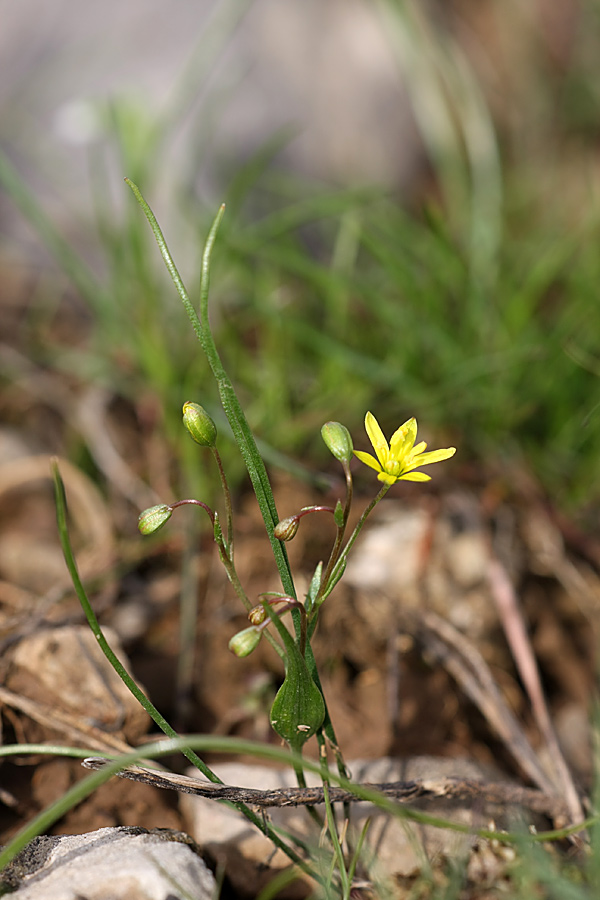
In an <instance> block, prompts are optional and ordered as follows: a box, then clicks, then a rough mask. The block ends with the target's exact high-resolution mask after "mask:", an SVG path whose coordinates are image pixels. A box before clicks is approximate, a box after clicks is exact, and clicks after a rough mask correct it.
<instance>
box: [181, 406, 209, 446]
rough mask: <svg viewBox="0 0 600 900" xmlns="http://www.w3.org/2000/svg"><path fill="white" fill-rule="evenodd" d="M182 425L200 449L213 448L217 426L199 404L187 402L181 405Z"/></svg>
mask: <svg viewBox="0 0 600 900" xmlns="http://www.w3.org/2000/svg"><path fill="white" fill-rule="evenodd" d="M183 424H184V425H185V427H186V428H187V430H188V431H189V433H190V434H191V436H192V437H193V439H194V440H195V441H196V443H197V444H200V446H201V447H214V446H215V444H216V441H217V426H216V425H215V423H214V422H213V420H212V419H211V417H210V416H209V415H208V413H207V412H206V410H205V409H204V407H202V406H200V404H199V403H192V402H191V401H189V400H188V401H187V403H184V404H183Z"/></svg>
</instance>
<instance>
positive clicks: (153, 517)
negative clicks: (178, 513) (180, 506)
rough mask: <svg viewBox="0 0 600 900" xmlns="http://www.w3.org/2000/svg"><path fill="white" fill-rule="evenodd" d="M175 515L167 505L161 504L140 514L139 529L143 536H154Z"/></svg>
mask: <svg viewBox="0 0 600 900" xmlns="http://www.w3.org/2000/svg"><path fill="white" fill-rule="evenodd" d="M172 514H173V510H172V509H171V507H170V506H167V505H166V503H160V504H159V505H158V506H151V507H150V508H149V509H145V510H144V511H143V512H142V513H140V517H139V519H138V528H139V530H140V531H141V532H142V534H153V533H154V532H155V531H158V529H159V528H161V527H162V526H163V525H164V524H165V522H168V521H169V519H170V518H171V516H172Z"/></svg>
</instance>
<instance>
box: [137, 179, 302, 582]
mask: <svg viewBox="0 0 600 900" xmlns="http://www.w3.org/2000/svg"><path fill="white" fill-rule="evenodd" d="M125 181H126V183H127V184H128V185H129V187H130V188H131V190H132V191H133V193H134V195H135V198H136V200H137V201H138V203H139V204H140V206H141V207H142V210H143V211H144V214H145V215H146V218H147V219H148V222H149V223H150V227H151V229H152V232H153V234H154V237H155V239H156V243H157V245H158V248H159V250H160V252H161V255H162V257H163V260H164V262H165V265H166V267H167V270H168V272H169V274H170V275H171V278H172V280H173V284H174V285H175V288H176V289H177V292H178V294H179V296H180V298H181V302H182V303H183V305H184V307H185V310H186V312H187V314H188V318H189V319H190V322H191V323H192V327H193V329H194V331H195V333H196V337H197V338H198V340H199V342H200V344H201V346H202V349H203V350H204V353H205V354H206V357H207V359H208V362H209V365H210V367H211V370H212V373H213V375H214V377H215V380H216V382H217V386H218V389H219V396H220V398H221V404H222V406H223V410H224V411H225V415H226V416H227V419H228V421H229V424H230V426H231V430H232V432H233V436H234V438H235V440H236V442H237V445H238V447H239V448H240V453H241V454H242V457H243V459H244V462H245V464H246V468H247V470H248V474H249V476H250V480H251V482H252V487H253V488H254V492H255V494H256V499H257V501H258V505H259V507H260V511H261V514H262V517H263V521H264V523H265V528H266V530H267V535H268V537H269V541H270V542H271V547H272V550H273V555H274V557H275V562H276V564H277V569H278V571H279V577H280V578H281V583H282V586H283V590H284V593H286V594H289V595H290V596H292V597H296V590H295V588H294V581H293V578H292V573H291V569H290V565H289V561H288V558H287V553H286V551H285V548H284V547H283V546H282V544H281V542H280V541H278V540H277V538H276V537H275V535H274V528H275V525H276V524H277V522H278V521H279V517H278V515H277V508H276V506H275V499H274V497H273V491H272V489H271V485H270V482H269V478H268V475H267V470H266V468H265V464H264V462H263V459H262V457H261V455H260V453H259V452H258V448H257V446H256V441H255V440H254V435H253V434H252V431H251V430H250V426H249V425H248V421H247V419H246V416H245V414H244V411H243V409H242V407H241V405H240V402H239V400H238V398H237V396H236V393H235V391H234V388H233V385H232V383H231V381H230V379H229V376H228V375H227V373H226V371H225V369H224V367H223V364H222V362H221V358H220V356H219V353H218V350H217V347H216V345H215V342H214V338H213V335H212V332H211V330H210V323H209V319H208V292H209V284H210V260H211V255H212V250H213V246H214V243H215V239H216V236H217V232H218V230H219V225H220V224H221V220H222V218H223V215H224V213H225V207H224V206H221V208H220V209H219V212H218V213H217V215H216V217H215V220H214V222H213V224H212V227H211V229H210V232H209V235H208V238H207V240H206V244H205V247H204V253H203V256H202V278H201V283H200V316H198V313H197V312H196V310H195V309H194V306H193V304H192V302H191V300H190V298H189V295H188V293H187V290H186V288H185V285H184V284H183V281H182V279H181V276H180V275H179V272H178V271H177V267H176V265H175V263H174V261H173V258H172V256H171V253H170V251H169V248H168V247H167V243H166V241H165V238H164V236H163V233H162V231H161V229H160V226H159V224H158V222H157V221H156V217H155V215H154V213H153V212H152V210H151V209H150V206H149V205H148V203H146V201H145V200H144V197H143V196H142V193H141V191H140V189H139V188H138V187H137V185H135V184H134V183H133V182H132V181H131V180H130V179H129V178H126V179H125Z"/></svg>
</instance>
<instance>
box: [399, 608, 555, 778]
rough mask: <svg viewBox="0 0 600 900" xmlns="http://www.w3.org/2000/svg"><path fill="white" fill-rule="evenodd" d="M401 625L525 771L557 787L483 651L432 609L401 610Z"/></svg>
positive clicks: (530, 776) (528, 774) (529, 775)
mask: <svg viewBox="0 0 600 900" xmlns="http://www.w3.org/2000/svg"><path fill="white" fill-rule="evenodd" d="M399 622H400V625H401V627H402V628H405V629H406V631H407V632H408V633H409V634H411V635H413V637H415V638H416V639H417V640H418V641H420V642H421V643H422V644H423V645H424V646H425V647H426V649H427V650H428V651H429V652H430V653H431V654H432V655H433V656H434V657H435V658H436V659H437V660H438V661H439V662H440V663H441V664H442V665H443V666H444V667H445V668H446V669H447V671H448V672H449V673H450V674H451V675H452V677H453V678H454V679H455V681H456V682H457V683H458V684H459V685H460V686H461V688H462V689H463V691H464V692H465V694H467V696H468V697H470V698H471V700H472V701H473V703H475V705H476V706H477V708H478V709H479V710H480V712H481V713H482V714H483V715H484V716H485V718H486V719H487V721H488V722H489V724H490V725H491V726H492V728H493V729H494V731H495V732H496V734H497V735H498V736H499V737H500V738H501V740H502V741H503V743H504V744H505V746H506V747H507V749H508V750H509V751H510V753H511V754H512V755H513V757H514V758H515V760H516V761H517V763H518V764H519V766H520V767H521V769H522V770H523V772H524V773H525V774H526V775H527V776H528V777H529V778H530V779H531V780H532V781H533V783H534V784H536V785H537V786H538V787H539V788H540V790H541V791H542V792H543V793H544V794H547V795H552V794H553V793H555V792H556V791H555V788H554V785H553V784H552V782H551V781H550V779H549V778H548V776H547V775H546V773H545V771H544V770H543V768H542V766H541V765H540V762H539V760H538V758H537V756H536V754H535V752H534V750H533V749H532V747H531V745H530V744H529V741H528V740H527V738H526V736H525V734H524V732H523V729H522V728H521V726H520V724H519V722H518V720H517V719H516V717H515V716H514V714H513V713H512V711H511V710H510V709H509V707H508V705H507V703H506V701H505V700H504V698H503V697H502V694H501V693H500V691H499V689H498V686H497V685H496V682H495V681H494V678H493V676H492V673H491V672H490V669H489V666H488V665H487V663H486V662H485V660H484V658H483V656H482V655H481V653H480V652H479V651H478V650H477V648H476V647H474V645H473V644H472V643H471V641H469V640H468V639H467V638H466V637H465V636H464V635H463V634H461V633H460V632H459V631H457V629H456V628H454V626H453V625H451V624H450V623H449V622H447V621H446V620H445V619H442V618H441V616H438V615H436V614H435V613H432V612H429V611H427V612H425V611H419V612H417V611H414V610H412V611H411V610H402V611H400V612H399Z"/></svg>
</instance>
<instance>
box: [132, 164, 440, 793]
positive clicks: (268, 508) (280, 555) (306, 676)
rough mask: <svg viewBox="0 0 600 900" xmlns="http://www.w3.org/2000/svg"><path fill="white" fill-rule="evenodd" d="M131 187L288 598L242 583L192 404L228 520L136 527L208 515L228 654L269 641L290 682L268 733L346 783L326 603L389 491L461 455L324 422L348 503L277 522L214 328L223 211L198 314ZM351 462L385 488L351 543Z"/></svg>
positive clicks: (209, 428)
mask: <svg viewBox="0 0 600 900" xmlns="http://www.w3.org/2000/svg"><path fill="white" fill-rule="evenodd" d="M129 185H130V187H131V189H132V190H133V192H134V194H135V196H136V198H137V200H138V202H139V203H140V205H141V206H142V208H143V210H144V212H145V214H146V216H147V218H148V221H149V222H150V225H151V227H152V229H153V231H154V234H155V237H156V240H157V243H158V246H159V248H160V250H161V253H162V255H163V258H164V261H165V263H166V265H167V268H168V270H169V272H170V274H171V277H172V279H173V282H174V284H175V286H176V288H177V290H178V292H179V295H180V297H181V299H182V301H183V303H184V305H185V308H186V310H187V312H188V315H189V317H190V320H191V322H192V325H193V327H194V329H195V331H196V334H197V336H198V339H199V341H200V343H201V345H202V348H203V350H204V352H205V353H206V356H207V358H208V361H209V363H210V366H211V368H212V372H213V375H214V376H215V378H216V381H217V385H218V388H219V393H220V399H221V403H222V406H223V409H224V411H225V414H226V416H227V418H228V420H229V423H230V425H231V428H232V431H233V434H234V437H235V439H236V441H237V443H238V446H239V449H240V452H241V454H242V456H243V458H244V461H245V463H246V466H247V469H248V473H249V475H250V478H251V480H252V484H253V487H254V491H255V493H256V497H257V500H258V503H259V506H260V509H261V512H262V515H263V520H264V524H265V528H266V531H267V535H268V537H269V539H270V541H271V546H272V549H273V553H274V557H275V562H276V564H277V567H278V570H279V575H280V578H281V584H282V590H281V592H279V593H276V594H272V593H265V594H262V595H261V596H259V597H257V598H255V599H254V600H252V599H251V598H249V597H248V595H247V593H246V591H245V589H244V586H243V584H242V583H241V580H240V578H239V576H238V573H237V570H236V564H235V555H234V512H233V504H232V497H231V493H230V490H229V486H228V483H227V478H226V475H225V472H224V468H223V465H222V461H221V456H220V454H219V450H218V433H217V428H216V426H215V424H214V422H213V420H212V418H211V417H210V415H209V414H208V413H207V412H206V410H205V409H204V408H203V407H202V406H201V405H200V404H199V403H197V402H195V401H194V402H192V401H188V402H186V403H185V404H184V406H183V424H184V425H185V427H186V428H187V430H188V432H189V434H190V436H191V437H192V439H193V440H194V441H195V442H196V443H198V444H199V445H200V446H201V447H204V448H207V449H209V450H210V452H211V454H212V456H213V459H214V463H215V466H216V470H217V473H218V477H219V479H220V483H221V488H222V496H223V508H224V511H225V515H224V521H223V522H222V521H221V516H220V515H219V513H218V511H217V510H216V509H212V508H210V507H209V506H208V505H207V504H206V503H204V502H203V501H202V500H197V499H186V500H178V501H176V502H173V503H170V504H162V505H158V506H154V507H152V508H150V509H147V510H145V511H144V512H143V513H142V514H141V516H140V519H139V528H140V531H141V532H142V533H143V534H150V533H152V532H154V531H156V530H157V529H159V528H161V527H162V526H163V525H164V524H165V523H166V522H167V521H168V519H169V518H170V517H171V515H172V513H173V512H174V511H175V510H176V509H177V508H178V507H179V506H181V505H183V504H194V505H197V506H198V507H200V508H201V509H202V510H203V512H205V513H206V514H207V515H208V516H209V518H210V522H211V525H212V529H213V537H214V542H215V544H216V548H217V551H218V554H219V558H220V560H221V562H222V564H223V566H224V567H225V570H226V572H227V576H228V578H229V580H230V582H231V585H232V586H233V589H234V590H235V592H236V593H237V595H238V597H239V599H240V601H241V602H242V604H243V605H244V606H245V608H246V610H247V611H248V619H249V623H250V624H249V625H248V627H247V628H244V629H243V630H242V631H240V632H239V633H238V634H235V635H234V636H233V637H232V638H231V640H230V642H229V648H230V650H231V651H232V652H233V653H235V654H236V656H238V657H241V658H243V657H246V656H248V655H249V654H250V653H252V652H253V651H254V650H255V649H256V647H257V646H258V644H259V643H260V641H261V640H263V639H266V640H267V641H268V642H269V643H270V644H271V646H272V648H273V650H274V651H275V652H276V653H277V654H278V655H279V656H280V657H281V660H282V662H283V666H284V670H285V677H284V680H283V683H282V685H281V687H280V688H279V691H278V693H277V695H276V697H275V700H274V702H273V705H272V707H271V715H270V721H271V726H272V727H273V729H274V731H275V732H276V733H277V735H279V737H280V738H281V739H282V740H283V741H285V742H286V743H287V744H288V745H289V747H290V749H291V750H292V751H293V752H294V753H295V754H296V759H298V756H299V754H301V752H302V748H303V746H304V744H305V743H306V742H307V741H308V740H309V739H310V738H312V737H315V738H316V740H317V741H318V743H319V747H320V758H321V760H322V761H323V763H324V768H323V777H324V779H325V780H326V778H327V775H326V772H327V769H326V766H325V763H326V761H327V756H328V752H329V749H331V750H332V751H333V754H334V756H335V759H336V761H337V767H338V771H339V772H340V774H341V775H344V774H345V766H344V762H343V758H342V754H341V750H340V748H339V746H338V743H337V740H336V736H335V730H334V724H333V723H332V721H331V719H330V717H329V713H328V710H327V703H326V700H325V698H324V696H323V692H322V688H321V682H320V678H319V673H318V670H317V666H316V663H315V657H314V654H313V651H312V647H311V640H312V638H313V635H314V633H315V629H316V628H317V625H318V620H319V613H320V610H321V607H322V604H323V603H324V602H325V600H327V598H328V597H329V596H330V594H331V592H332V591H333V589H334V588H335V586H336V584H337V583H338V582H339V580H340V578H341V577H342V576H343V574H344V570H345V568H346V563H347V559H348V553H349V551H350V549H351V547H352V545H353V543H354V541H355V540H356V538H357V536H358V535H359V533H360V532H361V530H362V528H363V526H364V524H365V522H366V520H367V518H368V516H369V515H370V514H371V512H372V511H373V510H374V508H375V507H376V505H377V504H378V503H379V502H380V501H381V500H382V499H383V497H384V496H385V494H386V493H387V492H388V491H389V489H390V487H391V486H392V485H393V484H395V483H396V482H397V481H400V480H407V481H420V482H424V481H429V478H430V477H429V475H427V474H425V473H424V472H421V471H418V469H419V467H421V466H426V465H431V464H432V463H436V462H441V461H442V460H446V459H449V458H450V457H451V456H453V454H454V453H455V448H454V447H450V448H448V449H443V450H434V451H430V452H426V447H427V445H426V444H425V442H424V441H421V442H420V443H415V441H416V436H417V422H416V420H415V419H414V418H411V419H409V420H408V421H407V422H405V423H404V424H403V425H401V426H400V427H399V428H398V429H397V430H396V431H395V432H394V434H393V435H392V437H391V440H390V443H389V444H388V442H387V440H386V438H385V436H384V434H383V432H382V430H381V428H380V426H379V424H378V422H377V420H376V419H375V417H374V416H373V415H372V414H371V413H370V412H367V414H366V418H365V428H366V431H367V435H368V437H369V440H370V442H371V444H372V447H373V450H374V452H375V456H373V455H371V454H370V453H366V452H364V451H362V450H354V447H353V443H352V438H351V436H350V433H349V431H348V429H347V428H346V427H345V426H344V425H342V424H340V423H339V422H327V423H326V424H325V425H323V428H322V429H321V434H322V437H323V440H324V442H325V444H326V445H327V447H328V448H329V450H330V451H331V453H332V454H333V456H334V457H335V458H336V459H337V460H338V461H339V462H340V464H341V466H342V469H343V472H344V477H345V483H346V491H345V497H343V498H340V499H338V501H337V503H336V505H335V506H334V507H333V506H332V507H328V506H310V507H305V508H303V509H301V510H299V511H298V512H297V513H295V514H292V515H289V516H287V517H286V518H284V519H279V516H278V514H277V510H276V508H275V501H274V498H273V493H272V491H271V487H270V483H269V478H268V476H267V472H266V469H265V466H264V463H263V460H262V458H261V456H260V454H259V452H258V450H257V447H256V443H255V441H254V437H253V436H252V433H251V431H250V428H249V426H248V423H247V421H246V417H245V415H244V412H243V410H242V408H241V406H240V404H239V401H238V399H237V396H236V394H235V391H234V389H233V386H232V384H231V381H230V379H229V377H228V375H227V373H226V371H225V369H224V367H223V365H222V362H221V359H220V356H219V353H218V351H217V348H216V346H215V343H214V340H213V336H212V332H211V330H210V325H209V319H208V287H209V281H208V280H209V264H210V255H211V252H212V247H213V244H214V240H215V237H216V234H217V229H218V227H219V223H220V220H221V218H222V215H223V209H221V210H220V212H219V214H218V216H217V218H216V220H215V222H214V224H213V227H212V230H211V232H210V235H209V238H208V241H207V245H206V249H205V254H204V259H203V267H202V274H203V279H202V285H201V297H200V309H199V312H198V313H197V312H196V310H195V309H194V307H193V305H192V303H191V301H190V299H189V296H188V294H187V292H186V290H185V287H184V285H183V282H182V280H181V278H180V276H179V273H178V271H177V269H176V267H175V264H174V262H173V260H172V258H171V255H170V253H169V250H168V248H167V245H166V242H165V240H164V237H163V235H162V233H161V231H160V228H159V226H158V223H157V221H156V219H155V217H154V215H153V213H152V211H151V210H150V208H149V206H148V205H147V203H146V202H145V200H144V199H143V197H142V196H141V194H140V191H139V189H138V188H137V187H136V186H135V185H134V184H132V183H131V182H129ZM354 456H356V457H357V458H358V459H359V460H360V461H361V462H363V463H365V464H366V465H367V466H369V467H371V468H372V469H374V470H375V471H376V472H377V478H378V479H379V481H380V482H382V486H381V488H380V490H379V491H378V493H377V494H376V495H375V497H374V498H373V500H372V501H371V502H370V503H369V504H368V505H367V507H366V508H365V510H364V511H363V513H362V515H361V516H360V518H359V520H358V523H357V524H356V526H355V528H354V529H353V531H352V533H351V534H350V535H349V536H348V535H347V533H346V531H347V525H348V519H349V514H350V509H351V505H352V497H353V481H352V472H351V468H350V463H351V461H352V459H353V457H354ZM317 512H319V513H322V512H324V513H327V514H329V515H331V516H332V517H333V521H334V523H335V536H334V539H333V544H332V547H331V551H330V554H329V558H328V560H327V562H326V563H323V562H320V563H319V564H318V565H317V567H316V569H315V571H314V574H313V577H312V579H311V582H310V587H309V590H308V593H307V594H306V596H305V597H298V595H297V592H296V589H295V587H294V579H293V575H292V572H291V570H290V566H289V561H288V557H287V553H286V552H285V547H284V545H285V543H286V542H287V541H290V540H292V539H293V538H294V536H295V535H296V533H297V531H298V528H299V526H300V521H301V519H303V518H305V517H307V516H309V515H310V514H312V513H317ZM288 615H289V616H290V618H291V622H292V628H291V629H288V627H286V624H285V622H284V617H285V616H288ZM296 774H297V777H298V782H299V784H300V785H301V786H303V785H304V783H305V782H304V775H303V771H302V766H301V764H300V763H298V764H297V765H296Z"/></svg>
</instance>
